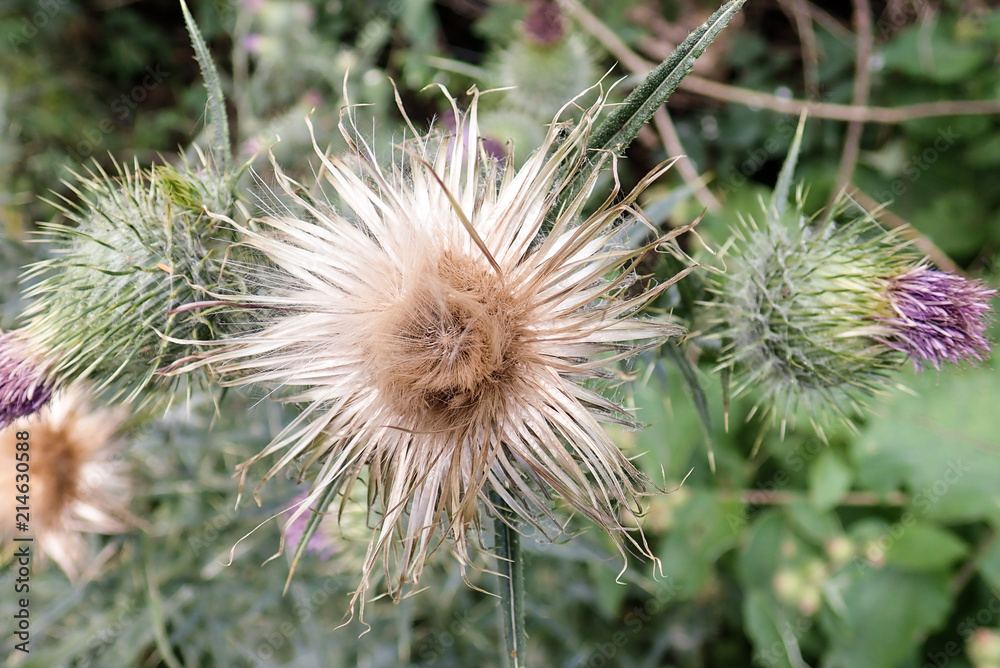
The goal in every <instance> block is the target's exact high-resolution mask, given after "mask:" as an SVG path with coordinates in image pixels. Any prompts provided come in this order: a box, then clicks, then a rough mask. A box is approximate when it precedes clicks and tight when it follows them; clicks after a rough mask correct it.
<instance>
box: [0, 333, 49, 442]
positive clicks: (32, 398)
mask: <svg viewBox="0 0 1000 668" xmlns="http://www.w3.org/2000/svg"><path fill="white" fill-rule="evenodd" d="M52 389H53V387H52V383H51V382H49V380H48V379H47V378H46V377H45V373H44V370H43V369H42V368H40V367H39V366H38V365H36V364H35V363H34V362H33V361H32V360H31V359H30V357H29V356H28V355H27V354H26V351H25V346H24V344H23V343H21V342H20V341H18V340H17V339H16V338H14V336H13V335H12V334H9V333H8V334H0V428H3V427H6V426H7V425H9V424H10V423H11V422H13V421H14V420H16V419H18V418H21V417H25V416H28V415H33V414H35V413H37V412H38V411H39V410H41V408H42V406H44V405H45V404H46V403H48V401H49V399H50V398H51V397H52Z"/></svg>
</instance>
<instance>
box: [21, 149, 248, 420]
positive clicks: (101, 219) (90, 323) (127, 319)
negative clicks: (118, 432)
mask: <svg viewBox="0 0 1000 668" xmlns="http://www.w3.org/2000/svg"><path fill="white" fill-rule="evenodd" d="M207 164H208V163H207V162H206V161H205V160H204V158H203V164H202V166H201V167H202V169H200V170H198V171H195V170H194V169H192V168H189V167H185V169H184V171H179V170H177V169H175V168H173V167H167V166H159V167H157V168H155V169H153V170H151V171H143V170H140V169H139V167H138V165H135V166H134V167H133V168H131V169H130V168H128V167H127V166H121V167H119V168H118V173H117V175H116V176H114V177H112V176H109V175H108V174H107V173H106V172H105V171H104V170H103V169H101V168H100V167H97V168H96V169H97V171H96V172H91V173H90V174H89V175H88V176H79V177H78V180H79V184H78V188H77V190H76V192H77V194H78V195H79V197H80V200H81V201H80V203H79V204H74V205H73V206H71V207H68V208H66V209H65V213H66V216H67V218H68V219H69V220H70V221H71V222H72V223H75V224H72V225H69V224H67V225H62V224H55V223H53V224H48V225H45V228H46V231H47V233H48V235H49V240H50V241H51V242H52V244H53V246H54V247H55V248H56V249H57V251H56V255H55V256H54V257H53V258H51V259H48V260H45V261H42V262H39V263H37V264H36V265H34V266H33V267H32V269H31V270H30V272H29V274H30V275H31V276H35V277H39V278H41V279H42V280H41V281H40V282H39V283H38V284H37V285H36V286H35V287H34V288H33V289H32V290H31V291H30V292H29V295H28V296H29V297H31V298H33V300H34V302H33V304H32V305H31V306H30V307H29V308H28V309H27V311H26V312H25V318H26V324H25V326H24V330H25V334H26V336H27V337H29V338H30V340H31V341H33V342H34V343H35V344H36V345H37V346H39V347H40V348H42V349H44V350H46V351H47V355H48V356H50V357H51V359H52V360H53V364H52V371H53V376H54V378H55V379H56V381H57V383H58V384H59V385H63V384H66V383H70V382H73V381H74V380H78V379H85V378H90V379H92V380H94V381H95V382H96V383H98V384H99V385H100V386H101V387H104V386H109V385H111V384H113V383H118V384H117V387H118V388H120V389H121V390H122V391H123V392H127V393H128V398H129V399H130V400H131V399H135V398H137V397H143V398H144V399H146V398H149V397H150V396H151V394H150V393H149V392H148V390H149V389H150V388H151V386H152V384H153V382H154V380H156V379H157V376H155V373H154V372H155V370H156V368H157V367H158V366H160V365H162V364H164V363H166V361H169V360H172V359H176V357H178V356H180V355H181V354H182V353H186V352H187V349H186V347H184V346H182V345H181V344H177V343H175V342H174V340H176V339H182V340H200V339H206V338H211V336H212V326H213V325H212V322H211V320H210V316H209V314H208V313H206V312H204V311H203V312H199V313H185V312H177V311H175V310H174V309H176V308H177V307H179V306H182V305H184V304H187V303H190V302H193V301H196V300H198V299H201V298H203V296H204V293H203V292H202V290H203V289H204V288H212V287H215V286H216V285H217V283H218V281H219V280H220V276H221V274H222V270H221V267H222V255H223V253H224V251H225V244H224V243H220V238H223V237H225V235H226V231H225V230H221V231H220V230H217V229H215V227H216V223H215V222H214V221H213V220H212V219H211V218H210V217H209V216H208V215H207V214H206V212H205V210H206V209H207V210H209V211H227V210H228V207H229V202H230V196H229V191H228V186H226V185H225V183H224V182H223V180H222V179H221V178H220V177H219V176H218V175H215V174H214V173H212V171H211V170H210V169H209V168H208V167H207Z"/></svg>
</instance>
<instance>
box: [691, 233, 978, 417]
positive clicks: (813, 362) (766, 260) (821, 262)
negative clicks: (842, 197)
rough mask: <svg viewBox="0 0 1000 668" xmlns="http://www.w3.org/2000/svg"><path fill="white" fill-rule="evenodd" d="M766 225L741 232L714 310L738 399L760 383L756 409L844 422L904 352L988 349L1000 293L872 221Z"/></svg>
mask: <svg viewBox="0 0 1000 668" xmlns="http://www.w3.org/2000/svg"><path fill="white" fill-rule="evenodd" d="M766 218H767V221H766V222H765V223H764V224H763V225H761V226H757V225H756V224H754V223H753V222H752V221H751V222H750V223H749V224H747V225H746V226H745V227H744V229H743V230H740V231H739V232H738V234H739V237H740V241H741V243H740V244H739V247H738V248H737V250H736V251H735V252H734V253H733V254H732V255H731V256H728V257H727V258H726V265H727V269H726V274H725V275H724V277H723V278H722V280H721V284H720V285H719V286H718V289H717V293H718V299H717V300H716V301H714V302H712V303H711V305H710V306H711V308H712V309H713V310H714V312H715V316H716V321H717V323H718V325H719V326H720V328H721V334H722V337H723V338H724V339H726V340H727V341H728V342H729V345H728V347H727V348H726V354H725V356H724V358H723V360H722V364H721V366H722V367H728V368H730V369H731V370H732V371H733V378H734V382H735V389H734V393H735V394H739V393H742V392H745V391H747V390H749V389H751V388H759V390H760V403H758V407H759V406H761V405H764V406H765V407H766V408H765V411H769V412H771V414H772V415H773V416H775V417H778V416H780V417H781V418H782V420H784V419H785V418H787V417H788V416H789V415H791V414H793V413H794V412H795V410H796V408H797V407H798V405H800V404H804V405H805V407H806V408H807V409H809V410H810V412H811V413H812V414H813V415H816V414H817V413H821V412H823V411H825V410H828V409H829V410H832V411H834V412H835V413H840V414H841V415H847V414H850V413H856V412H858V411H860V408H861V402H862V401H863V400H864V399H865V398H866V397H868V396H870V395H872V394H873V393H875V392H877V391H879V390H880V389H882V388H884V387H885V386H886V385H887V384H888V376H889V374H890V373H891V372H892V371H893V370H895V369H897V368H898V367H899V366H900V364H901V363H902V362H903V361H904V359H905V358H904V356H903V355H900V354H899V353H900V352H902V353H905V355H906V356H908V357H910V358H911V359H912V360H913V362H914V364H915V366H916V367H917V368H918V369H919V368H921V367H922V365H923V364H924V363H930V364H931V365H932V366H934V367H935V368H938V367H939V366H940V363H941V362H942V361H951V362H958V361H961V360H963V359H970V358H974V359H981V354H982V353H985V352H987V351H988V349H989V347H988V345H987V343H986V338H985V330H986V325H987V315H988V313H989V310H990V307H989V300H990V297H991V296H992V295H993V294H994V291H993V290H990V289H988V288H987V287H986V286H985V285H983V284H982V283H980V282H978V281H974V280H968V279H965V278H962V277H960V276H957V275H955V274H948V273H945V272H942V271H938V270H935V269H932V268H931V267H929V266H928V265H927V264H926V263H925V262H922V261H920V260H919V258H917V257H915V256H914V254H913V253H912V251H910V250H909V249H908V248H907V247H906V244H905V243H903V242H902V241H900V240H899V239H898V238H897V236H896V235H894V234H892V233H888V232H886V231H884V230H883V229H882V228H880V227H879V226H878V225H877V224H876V223H875V222H874V221H873V220H872V219H871V218H870V217H868V216H865V217H862V218H859V219H857V220H854V221H852V222H849V223H847V224H845V225H842V226H839V227H838V226H836V225H833V224H830V225H827V226H825V227H820V228H813V227H811V226H810V225H809V221H808V220H807V219H806V218H804V217H803V216H801V214H800V213H799V214H798V215H797V222H792V223H791V224H790V225H786V224H784V223H782V222H780V221H776V220H773V219H772V217H771V216H767V217H766ZM783 424H784V422H783Z"/></svg>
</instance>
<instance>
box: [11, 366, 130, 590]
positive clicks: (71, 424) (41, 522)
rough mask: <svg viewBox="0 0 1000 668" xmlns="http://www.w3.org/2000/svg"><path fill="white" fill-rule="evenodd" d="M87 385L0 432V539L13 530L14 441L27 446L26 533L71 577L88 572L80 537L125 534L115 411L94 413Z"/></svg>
mask: <svg viewBox="0 0 1000 668" xmlns="http://www.w3.org/2000/svg"><path fill="white" fill-rule="evenodd" d="M91 396H92V395H91V391H90V388H89V387H87V386H84V385H81V384H75V385H71V386H70V387H68V388H67V389H65V390H63V391H62V392H60V393H58V394H56V395H55V397H54V398H53V399H52V402H51V403H50V404H49V405H48V406H46V407H45V408H43V409H42V411H41V412H40V413H39V414H37V415H35V416H33V417H29V418H22V419H19V420H16V421H14V422H13V423H12V424H11V425H10V426H8V427H6V428H4V429H2V430H0V470H3V471H4V472H5V475H4V476H2V478H0V494H3V497H4V498H5V499H10V500H11V502H10V503H6V504H3V507H2V510H0V535H2V536H3V537H9V536H11V535H12V534H15V533H17V531H16V525H15V516H14V505H15V504H14V503H13V500H14V498H15V496H16V494H17V493H16V487H15V484H16V483H17V481H16V479H15V476H14V471H15V470H16V469H15V464H16V463H17V461H16V455H17V453H18V450H17V444H18V443H19V442H20V443H25V442H26V443H28V450H27V452H28V455H29V457H30V459H29V462H30V473H29V475H30V486H31V490H30V497H31V503H30V507H31V513H30V522H29V532H28V533H26V534H18V535H21V536H24V535H30V536H34V537H35V544H36V545H37V546H38V547H39V548H40V550H41V553H42V554H43V555H46V556H48V557H50V558H51V559H52V560H53V561H55V562H56V563H57V564H58V565H59V567H60V568H61V569H62V570H63V572H64V573H66V576H67V577H69V578H70V579H71V580H76V579H78V578H80V577H81V576H83V575H84V574H85V573H86V572H87V571H88V570H92V569H93V564H92V559H91V555H90V554H89V553H88V549H87V544H86V538H85V536H84V534H87V533H100V534H113V533H120V532H122V531H125V530H127V529H128V524H127V521H126V520H127V518H128V516H129V515H128V511H127V504H128V501H129V498H130V489H129V488H130V485H129V479H128V476H127V475H126V474H125V472H124V470H123V465H122V462H121V461H120V460H119V459H118V458H117V456H116V455H117V442H116V440H115V435H116V432H117V431H118V430H119V428H120V427H121V423H122V420H123V418H124V415H123V412H122V411H121V410H113V409H95V408H94V407H93V406H92V405H91Z"/></svg>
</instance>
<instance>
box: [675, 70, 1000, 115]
mask: <svg viewBox="0 0 1000 668" xmlns="http://www.w3.org/2000/svg"><path fill="white" fill-rule="evenodd" d="M680 87H681V88H682V89H684V90H686V91H688V92H690V93H696V94H698V95H703V96H705V97H710V98H712V99H715V100H721V101H723V102H736V103H739V104H743V105H746V106H748V107H751V108H754V107H756V108H758V109H767V110H769V111H776V112H778V113H781V114H791V115H793V116H798V115H799V114H801V113H802V112H803V110H804V111H807V112H809V116H810V117H811V118H828V119H831V120H836V121H860V122H864V123H885V124H887V125H893V124H896V123H902V122H904V121H911V120H914V119H916V118H930V117H934V116H969V115H978V114H1000V101H993V100H959V101H949V102H925V103H922V104H910V105H906V106H903V107H855V106H853V105H849V104H833V103H830V102H808V101H806V100H794V99H787V98H783V97H778V96H777V95H771V94H769V93H762V92H760V91H755V90H750V89H748V88H740V87H739V86H730V85H729V84H724V83H719V82H718V81H710V80H709V79H704V78H702V77H699V76H696V75H693V74H689V75H688V76H687V77H685V79H684V81H682V82H681V85H680Z"/></svg>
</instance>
